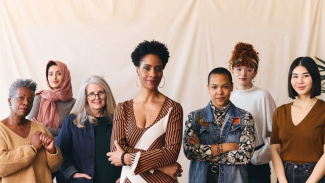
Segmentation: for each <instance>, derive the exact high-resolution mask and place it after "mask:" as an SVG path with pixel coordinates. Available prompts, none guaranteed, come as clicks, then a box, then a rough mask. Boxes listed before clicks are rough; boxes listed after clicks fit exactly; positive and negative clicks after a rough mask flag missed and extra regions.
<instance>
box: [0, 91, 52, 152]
mask: <svg viewBox="0 0 325 183" xmlns="http://www.w3.org/2000/svg"><path fill="white" fill-rule="evenodd" d="M34 97H35V93H34V92H33V91H31V90H30V89H28V88H26V87H18V88H17V90H16V93H15V96H13V97H12V98H9V99H8V104H9V106H10V115H9V116H8V117H7V118H5V119H4V120H2V121H1V123H3V124H4V125H6V126H7V127H8V128H9V129H10V130H12V131H13V132H14V133H16V134H17V135H19V136H20V137H22V138H27V137H28V136H29V135H30V131H31V121H29V120H27V119H26V118H25V117H26V116H27V115H28V114H29V112H30V110H31V109H32V106H33V101H34ZM30 144H33V145H34V146H35V147H36V148H37V149H38V150H39V149H40V148H41V147H42V146H44V147H45V149H46V150H47V151H48V152H49V153H51V154H55V153H56V149H55V144H54V139H53V137H52V136H50V135H47V134H45V133H42V132H40V131H37V132H35V133H34V134H32V137H31V140H30Z"/></svg>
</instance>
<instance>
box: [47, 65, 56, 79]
mask: <svg viewBox="0 0 325 183" xmlns="http://www.w3.org/2000/svg"><path fill="white" fill-rule="evenodd" d="M53 65H56V63H55V62H54V61H52V60H50V61H49V63H48V64H47V65H46V79H47V76H49V69H50V67H52V66H53Z"/></svg>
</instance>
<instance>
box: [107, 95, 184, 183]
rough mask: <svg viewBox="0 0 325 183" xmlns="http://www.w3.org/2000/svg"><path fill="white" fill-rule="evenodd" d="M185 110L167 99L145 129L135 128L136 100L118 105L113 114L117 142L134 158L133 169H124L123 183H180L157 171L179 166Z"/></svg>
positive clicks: (113, 147) (113, 133)
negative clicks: (177, 162)
mask: <svg viewBox="0 0 325 183" xmlns="http://www.w3.org/2000/svg"><path fill="white" fill-rule="evenodd" d="M182 131H183V109H182V106H181V105H180V104H179V103H177V102H174V101H173V100H171V99H169V98H168V97H166V99H165V102H164V104H163V106H162V108H161V109H160V112H159V113H158V116H157V118H156V120H155V121H154V122H153V124H152V125H150V126H149V127H147V128H145V129H142V128H139V127H138V126H137V125H136V121H135V116H134V110H133V100H128V101H125V102H123V103H119V104H118V106H117V108H116V109H115V112H114V120H113V132H112V138H111V150H112V151H115V150H116V148H115V146H114V140H117V141H118V143H119V144H120V145H121V147H122V148H123V149H124V150H125V151H127V152H129V153H130V154H131V157H132V158H131V159H132V165H131V166H124V167H123V168H122V174H121V182H137V183H138V182H177V181H175V180H173V178H171V177H170V176H168V175H166V174H164V173H163V172H161V171H159V170H155V169H156V168H158V167H163V166H165V165H169V164H171V163H174V162H176V160H177V158H178V155H179V152H180V149H181V144H182Z"/></svg>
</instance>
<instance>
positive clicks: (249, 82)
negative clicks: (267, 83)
mask: <svg viewBox="0 0 325 183" xmlns="http://www.w3.org/2000/svg"><path fill="white" fill-rule="evenodd" d="M232 74H233V76H234V78H235V81H236V86H237V89H242V90H247V89H250V88H252V86H253V79H254V78H255V76H256V74H257V71H255V69H254V68H252V67H246V66H235V67H233V68H232Z"/></svg>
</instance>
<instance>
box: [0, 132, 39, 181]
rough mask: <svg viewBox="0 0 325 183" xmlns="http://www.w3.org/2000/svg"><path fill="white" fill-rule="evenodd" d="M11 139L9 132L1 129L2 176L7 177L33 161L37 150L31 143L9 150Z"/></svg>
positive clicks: (0, 173) (0, 159) (0, 165)
mask: <svg viewBox="0 0 325 183" xmlns="http://www.w3.org/2000/svg"><path fill="white" fill-rule="evenodd" d="M7 143H10V142H9V139H8V137H7V134H6V133H5V132H4V131H2V130H0V177H6V176H8V175H10V174H12V173H15V172H17V171H19V170H21V169H23V168H25V167H27V166H28V165H30V164H31V163H32V161H33V160H34V158H35V156H36V152H34V151H33V149H32V148H31V147H30V146H29V145H23V146H20V147H18V148H16V149H14V150H8V144H7Z"/></svg>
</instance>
